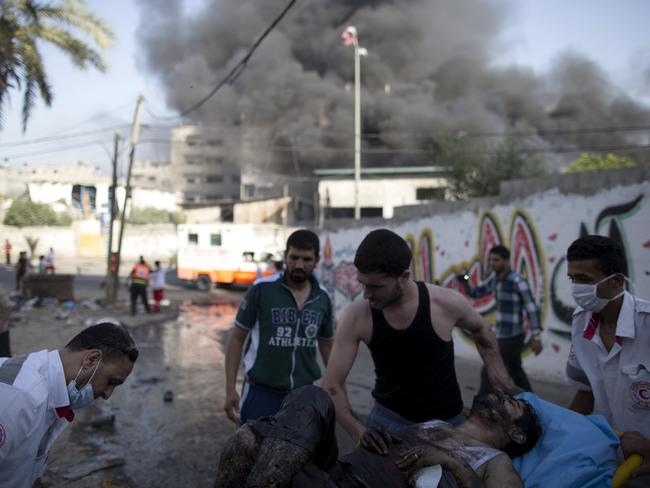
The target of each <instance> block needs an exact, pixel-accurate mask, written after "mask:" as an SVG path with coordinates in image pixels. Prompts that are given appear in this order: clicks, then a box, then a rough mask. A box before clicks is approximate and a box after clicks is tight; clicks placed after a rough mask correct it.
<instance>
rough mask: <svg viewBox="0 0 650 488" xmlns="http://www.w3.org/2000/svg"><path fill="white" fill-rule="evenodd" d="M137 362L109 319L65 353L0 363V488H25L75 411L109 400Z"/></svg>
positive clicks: (37, 354)
mask: <svg viewBox="0 0 650 488" xmlns="http://www.w3.org/2000/svg"><path fill="white" fill-rule="evenodd" d="M137 358H138V350H137V349H136V346H135V342H134V340H133V338H132V337H131V335H130V334H129V332H128V331H127V330H126V328H124V327H123V326H122V325H119V323H118V322H117V321H115V320H112V319H100V321H99V323H96V324H95V325H93V326H90V327H88V328H86V329H84V330H83V331H82V332H80V333H79V334H77V335H76V336H75V337H74V338H73V339H72V340H71V341H70V342H69V343H68V344H67V345H66V346H65V347H64V348H62V349H59V350H53V351H48V350H45V349H44V350H42V351H38V352H33V353H30V354H27V355H25V356H19V357H15V358H0V488H9V487H11V488H21V487H25V488H29V487H31V486H32V485H33V483H34V481H35V480H36V479H37V478H39V477H40V476H41V475H42V474H43V471H44V470H45V465H46V461H47V455H48V451H49V450H50V447H51V446H52V444H53V443H54V441H55V440H56V439H57V437H58V436H59V435H60V434H61V432H63V430H64V429H65V428H66V427H67V426H68V424H69V423H71V422H72V421H73V419H74V412H75V410H77V409H79V408H82V407H85V406H88V405H90V404H91V403H92V402H93V401H94V400H95V399H97V398H104V399H108V398H109V397H110V396H111V394H112V393H113V390H114V389H115V388H116V387H117V386H118V385H121V384H122V383H124V381H125V380H126V378H127V377H128V376H129V374H131V371H132V370H133V365H134V363H135V361H136V359H137Z"/></svg>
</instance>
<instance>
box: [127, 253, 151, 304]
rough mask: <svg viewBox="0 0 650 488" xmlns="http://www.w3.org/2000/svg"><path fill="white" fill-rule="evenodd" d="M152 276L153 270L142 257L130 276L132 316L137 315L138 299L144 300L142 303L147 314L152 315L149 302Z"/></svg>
mask: <svg viewBox="0 0 650 488" xmlns="http://www.w3.org/2000/svg"><path fill="white" fill-rule="evenodd" d="M150 276H151V268H150V267H149V265H148V264H147V263H146V261H145V260H144V257H142V256H140V261H139V262H138V264H136V265H135V266H134V267H133V269H132V270H131V274H130V275H129V278H130V280H131V284H130V286H129V291H130V292H131V315H135V311H136V302H137V301H138V297H140V298H141V299H142V303H143V304H144V308H145V310H146V311H147V313H151V309H150V308H149V301H148V300H147V286H148V285H149V277H150Z"/></svg>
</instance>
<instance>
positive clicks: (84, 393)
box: [68, 360, 102, 410]
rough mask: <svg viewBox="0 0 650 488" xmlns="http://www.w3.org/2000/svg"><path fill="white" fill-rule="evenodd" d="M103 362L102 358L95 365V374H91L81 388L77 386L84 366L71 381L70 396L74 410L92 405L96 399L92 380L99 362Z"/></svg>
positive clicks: (69, 384)
mask: <svg viewBox="0 0 650 488" xmlns="http://www.w3.org/2000/svg"><path fill="white" fill-rule="evenodd" d="M101 362H102V361H101V360H100V361H99V362H98V363H97V366H95V370H94V371H93V374H92V375H91V376H90V379H89V380H88V383H86V384H85V385H84V386H82V387H81V388H77V378H78V377H79V374H80V373H81V371H82V370H83V369H84V368H83V366H82V367H81V369H79V372H78V373H77V376H75V377H74V379H73V380H72V381H71V382H70V383H68V397H70V407H71V408H72V409H73V410H77V409H79V408H83V407H87V406H88V405H90V404H91V403H92V402H94V401H95V393H94V392H93V386H92V384H91V383H90V382H91V381H92V380H93V378H94V377H95V373H96V372H97V368H99V364H100V363H101Z"/></svg>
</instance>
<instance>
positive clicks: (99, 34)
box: [39, 0, 115, 49]
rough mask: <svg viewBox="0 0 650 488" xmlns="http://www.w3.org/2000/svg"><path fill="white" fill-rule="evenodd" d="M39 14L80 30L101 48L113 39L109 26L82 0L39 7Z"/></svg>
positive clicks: (68, 0)
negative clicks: (56, 5) (57, 5)
mask: <svg viewBox="0 0 650 488" xmlns="http://www.w3.org/2000/svg"><path fill="white" fill-rule="evenodd" d="M39 16H40V17H41V18H49V19H54V20H56V21H59V22H61V23H64V24H66V25H68V26H70V27H75V28H77V29H80V30H82V31H83V32H85V33H86V34H88V35H89V36H90V37H91V38H92V39H93V40H94V41H95V42H96V43H97V45H98V46H99V47H100V48H102V49H107V48H109V47H110V46H111V45H112V43H113V40H114V39H115V35H114V34H113V31H112V30H111V29H110V27H108V25H107V24H106V23H105V22H104V21H103V20H102V19H100V18H99V17H98V16H96V15H95V14H93V13H92V12H91V11H90V9H88V7H87V6H86V3H85V2H84V1H83V0H64V1H63V3H62V4H61V6H59V7H47V8H41V9H40V11H39Z"/></svg>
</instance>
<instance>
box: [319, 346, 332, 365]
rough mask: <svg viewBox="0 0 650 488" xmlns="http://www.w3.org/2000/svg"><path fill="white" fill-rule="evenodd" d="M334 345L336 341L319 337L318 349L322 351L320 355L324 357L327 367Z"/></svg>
mask: <svg viewBox="0 0 650 488" xmlns="http://www.w3.org/2000/svg"><path fill="white" fill-rule="evenodd" d="M333 345H334V341H326V340H323V339H318V350H319V351H320V355H321V357H322V358H323V364H324V365H325V367H327V363H328V362H329V359H330V354H331V353H332V346H333Z"/></svg>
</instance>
